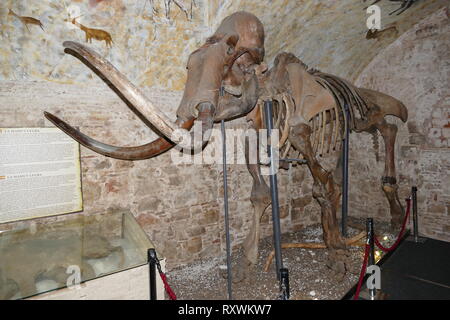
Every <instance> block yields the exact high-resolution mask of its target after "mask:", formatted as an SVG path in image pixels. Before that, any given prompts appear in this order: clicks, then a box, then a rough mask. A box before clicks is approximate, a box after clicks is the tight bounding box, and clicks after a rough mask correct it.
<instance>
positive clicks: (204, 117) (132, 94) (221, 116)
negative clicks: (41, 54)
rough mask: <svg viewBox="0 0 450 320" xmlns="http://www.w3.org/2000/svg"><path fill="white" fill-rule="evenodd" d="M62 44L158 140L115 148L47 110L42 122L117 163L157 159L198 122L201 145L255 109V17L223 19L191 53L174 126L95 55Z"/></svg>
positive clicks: (259, 31) (258, 31)
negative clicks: (225, 123) (217, 125)
mask: <svg viewBox="0 0 450 320" xmlns="http://www.w3.org/2000/svg"><path fill="white" fill-rule="evenodd" d="M63 46H64V47H65V48H66V49H65V52H67V53H70V54H72V55H74V56H75V57H77V58H79V59H80V60H81V61H83V62H84V63H85V64H86V65H88V66H89V67H90V68H91V69H92V70H93V71H94V72H95V73H97V74H98V75H99V76H100V77H101V78H102V79H104V81H105V82H107V83H108V84H109V85H110V86H112V89H113V90H114V91H115V92H116V93H117V94H118V95H119V96H121V97H122V98H123V99H124V100H126V101H127V102H128V103H127V105H128V106H129V107H130V108H131V109H132V110H133V111H134V112H136V113H137V114H138V115H139V116H140V117H141V119H143V120H144V123H146V124H147V125H148V126H149V127H151V128H152V129H156V130H157V131H158V133H159V134H160V137H159V138H157V139H155V140H154V141H152V142H150V143H147V144H144V145H141V146H137V147H116V146H111V145H108V144H105V143H102V142H99V141H97V140H94V139H92V138H90V137H88V136H86V135H85V134H83V133H81V132H80V131H78V130H77V129H75V128H73V127H72V126H70V125H69V124H67V123H66V122H64V121H62V120H61V119H59V118H57V117H56V116H54V115H52V114H50V113H48V112H45V116H46V118H47V119H49V120H50V121H51V122H52V123H53V124H55V125H56V126H57V127H58V128H60V129H61V130H62V131H64V132H65V133H66V134H68V135H69V136H71V137H72V138H73V139H75V140H76V141H78V142H79V143H81V144H82V145H84V146H85V147H87V148H89V149H91V150H93V151H95V152H97V153H100V154H103V155H105V156H109V157H112V158H116V159H123V160H141V159H148V158H151V157H154V156H156V155H159V154H161V153H163V152H165V151H167V150H169V149H170V148H171V147H173V146H174V145H175V144H177V143H179V142H180V135H179V133H180V132H181V133H184V134H185V135H186V134H189V132H188V131H189V130H190V129H191V128H192V126H193V124H194V121H195V120H197V121H200V122H201V123H202V141H201V143H202V144H204V143H206V142H207V141H208V139H209V135H208V133H209V132H211V130H210V129H211V128H212V126H213V124H214V122H215V121H220V120H227V119H232V118H236V117H239V116H243V115H245V114H247V113H248V112H249V111H250V110H251V109H252V108H253V107H254V106H255V104H256V101H257V96H258V84H257V79H256V76H255V74H254V70H253V69H254V68H255V67H256V66H257V65H258V64H260V63H261V62H262V61H263V59H264V29H263V26H262V23H261V22H260V21H259V20H258V18H257V17H255V16H254V15H252V14H250V13H247V12H237V13H234V14H232V15H230V16H228V17H227V18H225V19H224V20H223V21H222V23H221V24H220V26H219V28H218V29H217V31H216V32H215V33H214V34H213V35H212V36H211V37H209V38H208V39H207V40H206V42H205V43H204V44H203V46H201V47H200V48H199V49H197V50H195V51H194V52H192V53H191V54H190V56H189V59H188V62H187V72H188V73H187V81H186V85H185V88H184V93H183V98H182V99H181V102H180V104H179V106H178V109H177V120H176V121H175V122H172V121H171V120H170V119H169V118H168V117H167V116H165V115H164V113H162V112H161V111H160V110H159V109H158V108H156V107H155V106H154V105H153V104H152V103H151V102H150V101H149V99H148V98H147V97H146V96H145V95H144V94H143V93H142V91H141V90H139V89H138V88H137V87H135V86H134V85H133V84H132V83H131V82H130V81H129V80H128V79H127V78H126V77H125V76H124V75H122V74H121V73H120V72H119V71H118V70H117V69H116V68H115V67H114V66H113V65H112V64H111V63H110V62H109V61H107V60H106V59H104V58H103V57H101V56H100V55H99V54H97V53H96V52H94V51H93V50H91V49H89V48H87V47H85V46H83V45H81V44H79V43H76V42H72V41H66V42H64V43H63ZM222 87H223V88H224V90H223V91H222V90H221V88H222ZM221 92H222V93H223V94H221ZM176 132H177V134H175V133H176Z"/></svg>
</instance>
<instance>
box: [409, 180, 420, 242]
mask: <svg viewBox="0 0 450 320" xmlns="http://www.w3.org/2000/svg"><path fill="white" fill-rule="evenodd" d="M411 197H412V209H413V224H414V225H413V228H414V242H416V243H417V242H419V219H418V216H417V187H416V186H414V187H412V188H411Z"/></svg>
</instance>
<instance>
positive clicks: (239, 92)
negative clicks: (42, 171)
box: [45, 12, 407, 281]
mask: <svg viewBox="0 0 450 320" xmlns="http://www.w3.org/2000/svg"><path fill="white" fill-rule="evenodd" d="M63 45H64V46H65V47H66V52H68V53H72V54H73V55H74V56H75V57H77V58H82V61H86V62H87V63H88V64H89V66H90V67H91V68H94V69H96V73H97V74H100V75H101V76H102V79H107V81H108V83H109V84H110V85H113V86H114V87H115V88H116V89H117V91H118V92H120V93H121V95H123V97H124V98H125V99H126V100H127V101H128V102H130V104H131V105H133V107H131V106H130V105H129V104H127V105H129V106H130V107H131V108H132V110H134V111H136V110H137V112H138V113H139V114H140V115H141V116H143V117H145V118H147V120H148V122H149V123H151V124H152V128H153V127H154V128H156V129H157V130H158V131H159V133H160V134H161V137H160V138H157V139H156V140H154V141H153V142H150V143H147V144H144V145H141V146H137V147H116V146H112V145H108V144H105V143H102V142H99V141H97V140H94V139H92V138H90V137H88V136H86V135H85V134H83V133H81V132H80V131H78V130H77V129H75V128H74V127H72V126H70V125H69V124H67V123H66V122H64V121H63V120H61V119H59V118H57V117H56V116H54V115H52V114H50V113H47V112H46V113H45V116H46V117H47V119H49V120H50V121H51V122H52V123H53V124H55V125H56V126H57V127H59V128H60V129H61V130H63V131H64V132H65V133H67V134H68V135H69V136H71V137H72V138H73V139H75V140H76V141H78V142H79V143H81V144H83V145H84V146H85V147H87V148H89V149H91V150H93V151H95V152H97V153H100V154H103V155H105V156H109V157H112V158H116V159H123V160H143V159H149V158H151V157H155V156H158V155H159V154H161V153H163V152H165V151H167V150H169V149H171V148H172V147H174V146H175V145H176V144H177V143H178V141H179V140H178V139H177V136H176V135H175V134H174V133H175V131H176V130H178V131H179V132H182V133H184V134H192V132H188V130H191V128H192V127H193V123H194V121H195V120H196V121H199V122H200V123H201V124H202V132H201V136H202V140H201V141H202V142H203V143H207V142H208V140H209V137H210V131H211V130H210V129H211V128H212V126H213V124H214V122H218V121H221V120H232V119H235V118H237V117H243V116H247V120H248V124H249V127H250V128H254V129H256V130H258V129H261V128H263V127H264V125H263V123H264V121H263V113H262V112H261V105H262V102H263V101H265V100H268V99H270V100H273V101H275V106H274V108H275V112H274V113H275V115H276V119H274V120H275V121H274V122H275V124H276V126H277V128H279V129H280V131H281V132H282V134H281V135H280V136H281V141H280V145H281V148H282V149H281V152H282V153H283V154H286V153H287V152H289V150H291V149H292V148H293V149H295V151H296V152H298V153H300V154H301V155H302V156H303V157H304V158H305V159H306V160H307V166H308V168H309V171H310V172H311V174H312V176H313V180H314V185H313V197H314V198H315V199H316V200H317V202H318V203H319V205H320V207H321V215H322V226H323V233H324V242H325V244H326V246H327V247H328V248H329V249H330V250H331V251H330V252H331V253H332V254H330V257H332V260H333V259H335V261H331V267H332V268H334V269H335V270H338V271H343V272H345V270H346V268H347V266H346V265H345V260H346V259H345V257H342V254H341V252H342V251H344V252H345V251H346V250H345V249H346V243H347V242H346V240H345V239H344V238H343V237H342V236H341V234H340V232H339V226H338V222H337V217H336V211H337V208H338V207H339V199H340V187H339V185H340V184H341V182H340V179H339V177H338V176H335V175H334V174H333V172H329V171H327V170H326V169H325V168H324V166H322V164H321V162H320V161H319V160H318V159H319V158H320V155H323V154H325V153H327V152H328V153H331V152H332V151H333V150H335V149H336V148H337V147H338V146H339V144H338V141H340V140H341V137H342V133H343V132H345V131H344V130H346V128H347V127H349V129H350V130H351V131H354V132H361V131H367V132H379V133H380V134H381V136H382V137H383V139H384V142H385V152H386V164H385V172H384V175H383V178H382V181H381V182H382V190H383V191H384V193H385V195H386V197H387V200H388V202H389V205H390V211H391V217H392V223H393V224H394V225H398V224H399V223H400V221H401V219H402V217H403V215H404V213H403V208H402V206H401V204H400V202H399V199H398V195H397V182H396V172H395V163H394V144H395V137H396V132H397V127H396V125H395V124H390V123H388V122H387V120H386V119H385V116H386V115H393V116H396V117H398V118H400V119H401V120H402V121H406V120H407V110H406V108H405V106H404V105H403V104H402V103H401V102H400V101H398V100H396V99H395V98H393V97H391V96H388V95H386V94H383V93H381V92H377V91H373V90H369V89H364V88H358V87H355V86H354V85H352V84H350V83H349V82H347V81H345V80H343V79H340V78H338V77H336V76H333V75H329V74H325V73H321V72H318V71H315V70H310V69H308V67H307V66H306V65H305V64H304V63H302V62H301V61H300V59H298V58H296V57H295V56H294V55H292V54H290V53H281V54H279V55H278V56H277V57H276V59H275V62H274V66H273V67H272V68H271V69H270V70H267V67H265V64H264V63H263V60H264V53H265V51H264V28H263V25H262V23H261V21H260V20H259V19H258V18H257V17H256V16H254V15H253V14H250V13H247V12H236V13H234V14H232V15H230V16H228V17H226V18H225V19H224V20H223V21H222V23H221V24H220V26H219V27H218V29H217V30H216V32H215V33H214V34H213V35H212V36H211V37H209V38H208V39H207V40H206V42H205V43H204V44H203V45H202V46H201V47H200V48H199V49H197V50H195V51H194V52H192V53H191V55H190V56H189V59H188V63H187V82H186V85H185V89H184V94H183V97H182V99H181V101H180V104H179V107H178V109H177V113H176V115H177V120H176V121H175V122H173V121H171V120H170V119H169V118H167V116H165V115H164V113H162V112H161V111H160V110H159V109H158V108H156V107H155V106H154V105H153V104H152V103H151V102H150V101H149V100H148V98H146V97H145V96H144V95H143V94H142V92H141V91H140V90H139V89H138V88H136V87H135V86H134V85H133V84H131V83H130V82H129V81H128V80H127V79H126V77H125V76H124V75H122V74H121V73H120V72H119V71H118V70H117V69H116V68H114V66H112V65H111V64H110V63H109V62H108V61H107V60H106V59H104V58H103V57H101V56H100V55H99V54H97V53H96V52H94V51H92V50H90V49H89V48H87V47H85V46H83V45H81V44H79V43H75V42H70V41H66V42H64V44H63ZM221 88H223V89H224V90H220V89H221ZM219 92H222V93H223V94H219ZM345 105H347V106H348V107H349V112H350V116H349V117H347V116H345V115H344V110H343V108H344V106H345ZM258 144H259V143H256V145H257V146H258ZM245 145H246V147H245V150H246V152H245V154H246V158H247V168H248V170H249V172H250V174H251V176H252V179H253V187H252V191H251V196H250V200H251V202H252V204H253V207H254V212H253V216H252V219H251V221H252V225H251V227H250V231H249V233H248V235H247V237H246V239H245V240H244V244H243V246H244V255H245V257H244V258H243V259H241V265H240V267H239V268H237V269H236V270H235V276H234V277H233V279H234V280H235V281H239V280H241V279H243V278H244V277H245V276H246V275H247V274H248V272H249V270H251V268H250V267H251V266H254V265H255V264H256V262H257V258H258V242H259V238H260V220H261V217H262V215H263V214H264V212H265V210H266V209H267V207H268V206H269V205H270V202H271V197H270V192H269V188H268V186H267V184H266V182H265V181H264V179H263V177H262V175H261V168H260V164H259V160H258V161H256V162H255V163H253V162H250V161H249V158H250V157H249V156H250V154H249V153H250V151H249V150H250V142H249V140H248V139H247V140H246V144H245ZM254 149H255V148H253V150H254ZM335 154H338V152H337V151H335ZM257 155H259V152H257ZM252 158H253V159H254V155H252ZM335 172H339V170H336V171H335ZM333 253H334V254H333Z"/></svg>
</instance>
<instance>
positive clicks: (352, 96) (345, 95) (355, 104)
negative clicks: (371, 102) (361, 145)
mask: <svg viewBox="0 0 450 320" xmlns="http://www.w3.org/2000/svg"><path fill="white" fill-rule="evenodd" d="M308 72H309V73H310V74H311V75H313V76H314V78H315V80H316V81H317V83H319V84H320V85H321V86H322V87H323V88H325V89H327V90H328V91H329V92H330V93H331V94H332V95H333V97H334V100H335V102H336V107H335V108H330V109H328V110H325V111H322V112H320V113H318V114H316V115H315V116H314V117H313V118H312V119H311V120H310V126H311V128H312V131H313V132H312V134H311V144H312V146H313V151H314V153H315V154H317V153H318V154H319V155H320V156H322V155H323V154H324V153H329V152H330V151H331V145H333V148H332V150H336V148H337V146H338V140H342V139H343V137H344V133H345V132H346V130H347V126H349V129H350V132H351V131H352V130H355V129H356V127H357V126H356V121H357V119H360V120H366V118H367V112H368V106H367V103H366V101H365V100H364V99H363V98H362V97H361V96H360V95H359V94H358V92H357V90H356V87H355V86H353V85H352V84H350V83H349V82H347V81H346V80H344V79H341V78H339V77H337V76H334V75H331V74H327V73H322V72H320V71H317V70H310V71H308ZM346 105H347V106H348V109H349V115H350V117H349V118H348V119H347V117H346V116H345V114H346V113H345V106H346ZM327 127H328V130H327ZM327 131H328V133H327ZM326 138H327V139H326ZM325 139H326V140H327V141H326V142H325ZM325 144H326V145H327V146H325ZM339 146H340V144H339Z"/></svg>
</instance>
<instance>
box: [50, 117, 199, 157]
mask: <svg viewBox="0 0 450 320" xmlns="http://www.w3.org/2000/svg"><path fill="white" fill-rule="evenodd" d="M44 114H45V117H46V118H47V119H48V120H50V121H51V122H52V123H53V124H54V125H55V126H57V127H58V128H59V129H61V130H62V131H64V132H65V133H66V134H67V135H69V136H70V137H72V138H73V139H74V140H76V141H78V142H79V143H80V144H82V145H83V146H85V147H86V148H88V149H91V150H92V151H95V152H97V153H100V154H102V155H104V156H107V157H111V158H115V159H121V160H145V159H150V158H152V157H154V156H157V155H159V154H161V153H163V152H166V151H167V150H169V149H171V148H172V147H173V146H174V145H175V144H174V143H173V142H171V141H170V140H167V139H165V138H162V137H160V138H158V139H155V140H154V141H152V142H150V143H147V144H144V145H142V146H138V147H116V146H112V145H109V144H105V143H102V142H99V141H97V140H95V139H92V138H90V137H88V136H87V135H85V134H84V133H82V132H80V131H78V130H77V129H75V128H74V127H72V126H71V125H69V124H68V123H66V122H64V121H63V120H61V119H59V118H58V117H56V116H54V115H53V114H51V113H48V112H44ZM193 124H194V120H189V121H186V122H183V123H181V124H180V127H181V128H183V129H186V130H189V129H190V128H191V127H192V125H193Z"/></svg>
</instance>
